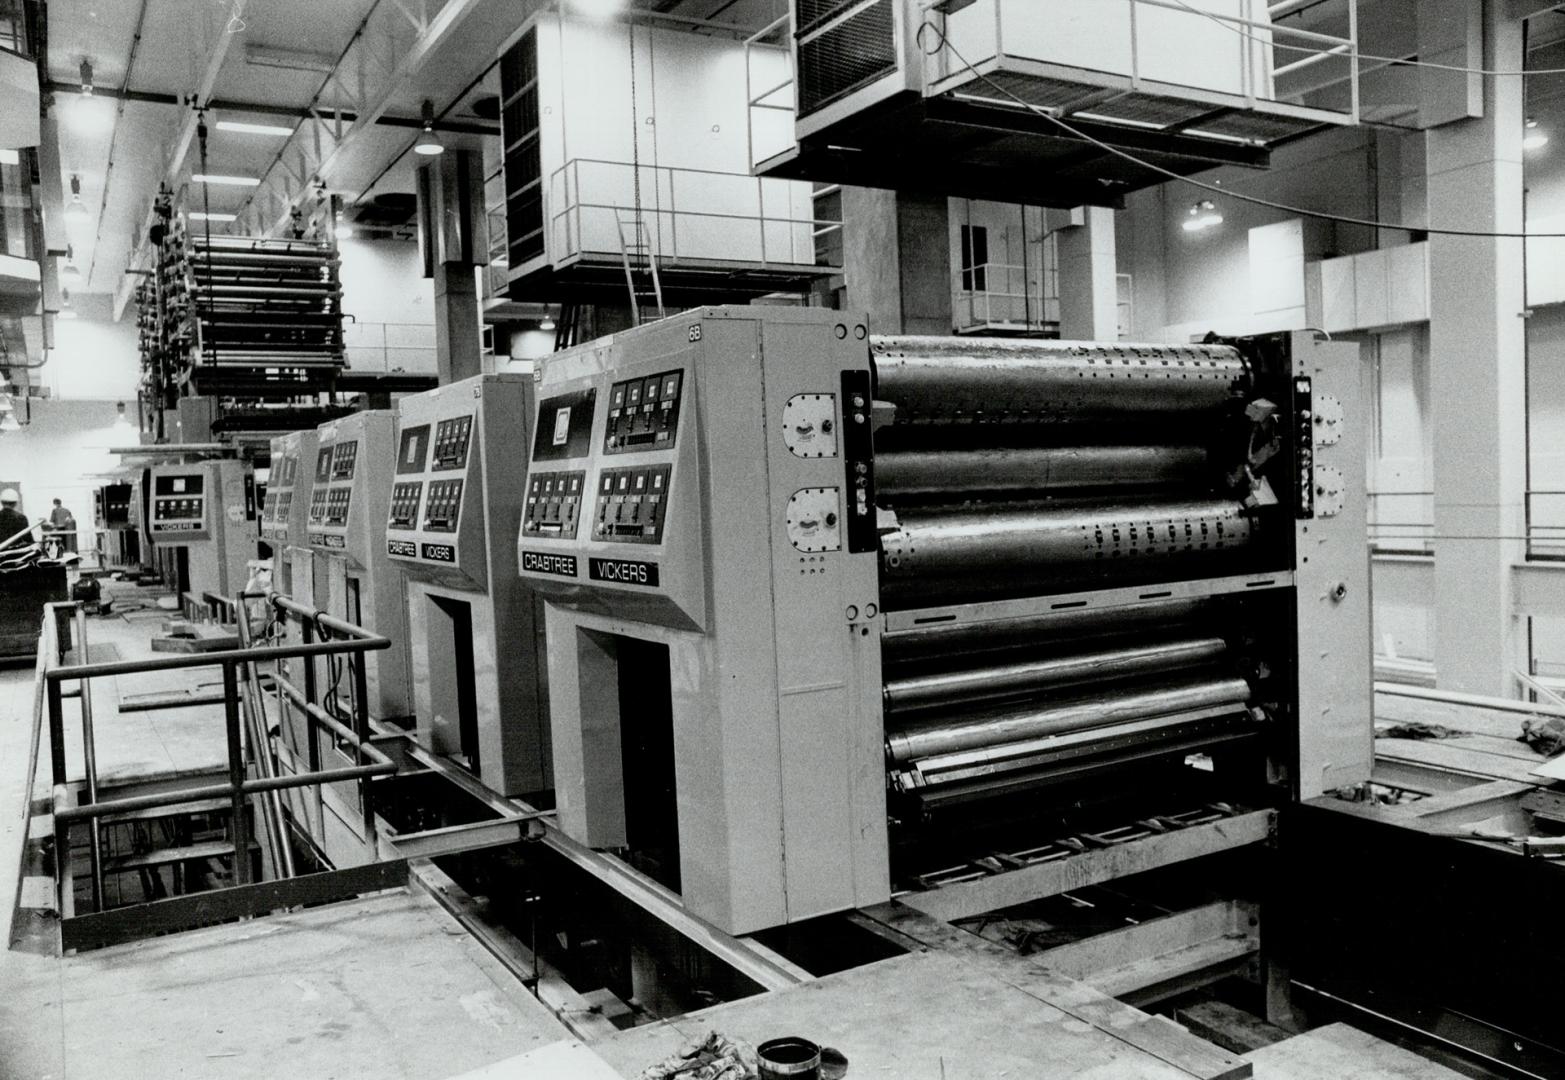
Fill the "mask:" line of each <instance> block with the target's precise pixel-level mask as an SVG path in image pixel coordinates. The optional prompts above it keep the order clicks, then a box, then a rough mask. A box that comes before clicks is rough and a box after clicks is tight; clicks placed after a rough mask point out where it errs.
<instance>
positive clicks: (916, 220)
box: [842, 188, 953, 334]
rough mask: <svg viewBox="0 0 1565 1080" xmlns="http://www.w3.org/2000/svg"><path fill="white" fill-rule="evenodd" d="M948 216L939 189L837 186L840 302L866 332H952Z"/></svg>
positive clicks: (948, 213) (945, 203) (946, 204)
mask: <svg viewBox="0 0 1565 1080" xmlns="http://www.w3.org/2000/svg"><path fill="white" fill-rule="evenodd" d="M950 218H951V212H950V200H948V199H947V198H946V197H945V196H943V195H941V196H929V195H909V194H906V193H899V192H895V191H882V190H880V189H878V188H843V189H842V220H843V227H842V237H843V239H842V262H843V279H844V282H845V284H846V285H847V304H846V306H847V309H848V310H849V311H863V312H867V313H868V315H869V328H870V332H871V333H874V334H949V333H951V328H952V326H953V323H952V316H951V231H950Z"/></svg>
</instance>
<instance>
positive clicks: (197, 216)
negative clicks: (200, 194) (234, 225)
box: [190, 210, 239, 221]
mask: <svg viewBox="0 0 1565 1080" xmlns="http://www.w3.org/2000/svg"><path fill="white" fill-rule="evenodd" d="M190 217H191V219H192V220H194V221H238V220H239V215H238V214H219V213H216V212H214V213H210V214H208V213H203V212H202V211H200V210H192V211H191V212H190Z"/></svg>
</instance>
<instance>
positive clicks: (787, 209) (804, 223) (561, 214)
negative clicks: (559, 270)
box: [547, 158, 842, 272]
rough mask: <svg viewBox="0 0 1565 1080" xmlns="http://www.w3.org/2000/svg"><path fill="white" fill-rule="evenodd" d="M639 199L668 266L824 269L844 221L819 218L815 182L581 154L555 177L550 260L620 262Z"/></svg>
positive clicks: (550, 196)
mask: <svg viewBox="0 0 1565 1080" xmlns="http://www.w3.org/2000/svg"><path fill="white" fill-rule="evenodd" d="M638 193H639V199H638ZM638 202H639V206H640V212H641V217H642V220H643V221H644V222H645V223H646V232H647V234H648V237H649V239H650V244H651V249H652V254H653V255H654V256H655V257H656V258H657V260H658V262H659V263H660V264H665V265H666V264H669V263H679V262H688V263H706V264H731V265H740V264H755V265H769V266H778V265H786V266H816V265H818V264H817V262H816V240H817V238H818V237H819V236H821V235H824V232H825V231H831V230H833V229H840V228H841V227H842V223H841V222H838V221H825V220H820V219H817V218H816V217H815V216H814V215H813V213H812V209H811V205H812V195H811V191H810V188H809V185H808V184H805V183H802V182H799V181H792V180H773V179H767V178H765V177H760V176H752V175H750V174H749V173H730V172H721V171H718V170H715V169H688V168H675V167H673V166H669V165H646V164H639V165H638V164H635V163H632V162H629V161H606V160H603V159H599V158H572V159H571V160H570V161H568V162H566V163H565V164H564V165H562V166H560V167H559V168H558V169H556V170H555V171H554V173H553V174H552V175H551V176H550V178H549V188H548V201H547V205H548V209H549V222H550V226H549V227H550V244H549V248H548V258H549V260H550V261H551V262H552V263H554V264H556V265H558V264H560V263H562V262H565V261H568V260H570V259H572V258H575V257H577V256H580V255H584V254H588V253H592V254H597V255H612V256H613V258H614V259H616V260H618V259H620V258H621V257H622V247H621V243H620V239H619V237H620V230H619V223H620V220H621V217H622V215H626V214H633V213H634V212H635V210H636V207H637V205H638ZM835 269H837V268H835V267H825V266H822V267H821V270H822V271H823V272H830V271H832V270H835Z"/></svg>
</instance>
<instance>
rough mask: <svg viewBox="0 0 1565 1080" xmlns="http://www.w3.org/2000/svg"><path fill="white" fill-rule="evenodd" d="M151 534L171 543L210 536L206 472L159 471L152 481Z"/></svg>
mask: <svg viewBox="0 0 1565 1080" xmlns="http://www.w3.org/2000/svg"><path fill="white" fill-rule="evenodd" d="M151 531H152V534H153V535H154V536H161V537H168V538H170V539H192V540H194V539H201V538H204V537H206V536H208V535H210V532H211V523H210V522H209V521H208V520H207V491H206V473H205V471H204V470H192V471H190V472H173V471H164V470H159V471H158V472H156V473H154V474H153V478H152V530H151Z"/></svg>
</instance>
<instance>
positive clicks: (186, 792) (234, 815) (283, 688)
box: [28, 593, 398, 912]
mask: <svg viewBox="0 0 1565 1080" xmlns="http://www.w3.org/2000/svg"><path fill="white" fill-rule="evenodd" d="M263 598H264V599H265V601H266V603H267V606H268V607H269V608H270V609H271V610H273V611H275V612H278V613H281V614H282V615H283V616H284V617H285V618H286V617H287V616H289V615H292V616H294V617H296V618H297V619H298V620H299V621H300V623H301V625H302V626H303V628H304V636H305V640H304V641H303V643H302V644H298V645H268V646H261V647H256V646H246V647H241V648H237V649H227V650H223V651H220V652H210V653H198V654H193V655H180V656H169V657H158V658H153V659H147V660H116V661H105V662H99V663H93V662H90V661H88V662H85V663H75V664H64V663H62V662H61V660H62V658H63V654H62V653H59V650H58V647H57V646H56V645H51V644H49V643H51V642H53V641H54V640H55V637H54V636H52V635H51V631H52V629H53V625H52V624H53V619H54V618H55V617H56V616H55V609H58V608H69V607H74V608H75V609H76V613H77V618H78V626H79V627H80V628H81V629H79V631H78V633H79V634H80V635H81V644H82V645H83V652H85V622H84V614H83V612H82V609H81V607H80V605H78V604H52V605H49V607H48V609H47V614H46V620H48V622H49V625H46V626H45V628H44V634H43V635H42V637H41V641H40V647H39V674H38V680H37V695H38V697H39V698H40V699H41V700H40V701H39V702H38V703H36V704H35V709H34V733H33V747H32V755H33V756H32V762H31V767H32V769H33V771H34V773H36V769H37V753H38V743H39V741H40V739H41V728H42V720H43V717H44V714H45V713H47V717H48V722H49V738H50V758H51V762H50V764H51V775H52V779H53V792H54V797H55V799H54V802H55V805H54V824H55V837H56V852H57V859H56V866H57V868H58V869H57V872H56V873H57V880H56V888H57V889H59V890H61V892H62V895H61V896H60V897H59V902H60V905H61V907H60V910H61V911H62V912H63V911H65V910H67V909H66V906H65V898H64V896H63V888H64V883H65V880H66V876H67V875H66V871H67V870H68V868H69V865H70V845H69V830H70V827H71V826H72V825H73V824H78V823H82V822H86V823H90V824H91V826H92V829H93V832H94V834H97V832H98V822H99V820H100V819H101V818H104V817H106V816H108V815H111V814H122V813H127V812H131V811H140V810H152V809H159V808H163V807H169V806H178V805H180V804H184V803H190V802H196V801H200V800H204V799H228V800H229V801H230V811H231V821H230V832H231V836H232V839H233V867H234V869H233V880H234V883H235V884H246V883H248V881H249V879H250V866H249V850H250V836H249V829H248V826H247V822H246V816H245V811H246V800H247V798H248V797H249V796H251V795H268V794H270V796H271V798H272V799H273V800H274V801H275V800H276V799H277V798H278V796H277V795H276V794H275V793H279V792H282V791H286V790H291V789H295V788H304V787H316V788H319V786H320V785H324V784H330V783H338V782H342V781H356V782H357V783H358V784H359V789H360V791H359V796H360V802H361V804H362V808H363V812H364V820H365V830H366V831H365V836H366V838H368V839H370V840H373V837H374V827H373V826H374V808H373V803H372V800H371V797H370V787H369V785H370V782H371V780H372V779H373V778H374V777H377V776H388V775H391V774H393V773H395V772H397V771H398V765H397V763H396V762H395V761H393V760H392V759H391V758H390V757H389V756H387V755H386V754H385V753H384V752H383V751H381V750H380V749H379V748H377V747H376V746H374V745H373V744H372V743H371V742H370V738H371V734H370V729H369V716H368V712H367V710H366V704H365V702H366V697H367V695H366V693H365V687H364V685H363V684H364V681H365V674H364V664H363V663H362V662H360V663H358V664H355V665H354V675H355V682H356V687H355V689H356V691H357V693H356V696H355V699H354V700H355V703H356V705H355V708H354V711H353V716H352V720H353V726H352V727H350V726H349V725H347V724H344V723H342V722H341V721H340V720H338V719H337V718H336V717H334V716H332V715H331V714H330V713H328V712H327V711H326V710H325V709H323V708H321V706H320V705H319V704H317V703H316V702H315V700H314V697H315V689H316V688H315V680H314V678H313V667H307V668H306V674H305V683H306V688H305V689H304V690H303V691H301V690H299V689H298V688H297V687H295V686H293V684H292V683H290V682H289V681H288V680H287V679H285V678H283V677H282V675H281V674H280V673H276V674H273V675H272V676H271V683H272V686H273V687H274V688H275V689H276V690H277V692H278V695H279V697H280V698H286V699H287V700H288V701H289V702H290V703H291V704H293V705H295V706H298V707H300V708H301V711H302V712H303V713H304V715H305V717H306V718H307V725H308V728H307V730H308V731H309V733H310V737H311V742H312V748H313V744H314V742H315V738H316V735H317V733H318V730H319V729H322V728H324V729H325V730H326V731H328V732H330V733H331V735H332V736H334V737H335V738H336V739H337V740H339V741H340V743H341V744H342V745H345V746H346V747H347V748H349V749H351V750H352V751H353V752H354V754H355V760H356V762H357V763H356V764H354V765H351V766H347V767H342V768H330V769H322V768H320V767H319V762H318V757H317V755H316V754H314V753H312V754H311V767H310V769H309V770H307V771H299V772H295V773H293V774H291V775H282V774H281V772H280V770H279V771H277V772H276V773H271V772H269V770H267V769H266V768H265V767H264V766H263V765H261V764H260V763H259V762H258V771H259V772H260V773H261V775H259V776H258V777H256V778H253V779H252V778H250V777H249V776H248V775H247V771H248V767H247V763H246V761H245V759H244V739H243V738H242V736H241V723H240V673H241V669H246V670H248V672H249V674H248V678H249V680H250V692H251V694H252V695H253V698H254V700H253V706H252V707H253V708H254V709H256V710H262V715H260V716H258V717H255V719H256V720H258V723H257V724H256V725H255V729H256V731H258V732H259V733H260V737H262V738H264V736H265V732H266V718H265V716H264V706H263V705H262V703H261V701H260V683H259V680H258V678H257V677H256V676H255V675H254V672H253V667H252V665H253V664H255V663H257V662H262V661H267V662H270V661H274V660H283V659H289V658H294V657H317V656H331V655H341V654H359V655H362V654H363V653H366V652H369V651H371V650H379V649H386V648H390V646H391V641H390V639H389V638H386V637H382V636H380V635H377V634H372V633H370V632H368V631H366V630H364V629H363V628H361V627H358V626H354V625H353V624H351V623H348V622H345V621H343V620H342V619H339V618H336V617H334V616H332V615H328V614H326V613H325V612H321V611H316V610H314V609H313V608H310V607H307V606H305V605H303V604H300V603H298V602H297V601H295V600H293V599H292V598H290V597H286V596H282V595H279V594H275V593H272V594H248V595H246V594H241V596H240V597H239V598H238V599H233V598H228V597H219V596H214V595H212V594H210V593H208V594H206V595H205V597H204V599H205V600H206V601H207V602H208V603H211V604H214V605H221V606H226V607H227V608H229V609H230V610H231V611H233V612H234V613H235V615H236V616H237V617H238V618H239V619H240V620H242V619H243V618H244V611H243V603H244V601H245V600H248V599H263ZM316 630H319V631H321V632H324V633H330V634H332V635H334V639H332V640H324V641H319V642H316V641H313V640H311V638H312V635H313V633H314V632H315V631H316ZM247 640H248V634H247V633H244V632H243V631H242V632H241V642H242V643H243V642H245V641H247ZM51 649H53V652H51ZM212 667H217V668H221V669H222V673H223V690H224V694H223V708H224V721H225V728H226V735H227V744H228V779H227V780H226V781H225V782H223V783H219V784H207V785H202V786H199V787H187V788H182V789H179V790H176V791H167V792H159V793H156V794H149V795H140V796H130V797H125V798H111V799H107V800H100V799H99V797H98V794H97V762H96V755H95V754H94V753H93V744H94V739H93V734H92V715H91V690H90V685H91V680H93V679H98V678H106V677H110V676H118V675H134V674H143V673H147V672H156V671H175V670H185V669H198V668H212ZM70 681H79V682H80V684H81V701H82V719H83V751H84V766H85V770H86V776H85V780H86V784H87V791H88V797H89V799H91V801H90V802H89V803H87V804H86V805H82V806H74V805H70V803H71V798H70V784H69V782H68V779H67V773H66V758H65V738H64V728H65V723H64V715H63V700H64V697H65V691H64V687H63V684H64V683H66V682H70ZM256 740H257V735H256V734H255V732H252V737H251V740H250V741H251V743H252V753H253V754H255V755H257V756H260V755H263V754H265V753H267V750H266V748H265V747H263V746H260V745H258V744H257V741H256ZM31 782H32V781H31V776H29V782H28V789H29V791H30V790H31ZM29 809H30V804H29ZM277 812H278V813H279V815H280V805H279V806H278V807H277ZM280 828H281V825H280V824H279V833H278V835H277V836H276V840H277V843H278V844H279V845H280V846H281V845H286V844H287V843H288V841H287V839H286V834H283V833H281V832H280ZM95 838H96V836H95ZM282 850H285V849H282ZM289 861H290V860H289V859H287V858H286V857H285V858H284V859H283V865H284V866H285V867H286V866H287V864H288V862H289ZM91 862H92V867H91V869H92V876H93V895H94V903H95V908H96V910H99V911H102V910H103V908H104V898H103V886H102V879H103V858H102V852H101V848H100V845H99V843H94V844H93V846H92V850H91Z"/></svg>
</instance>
